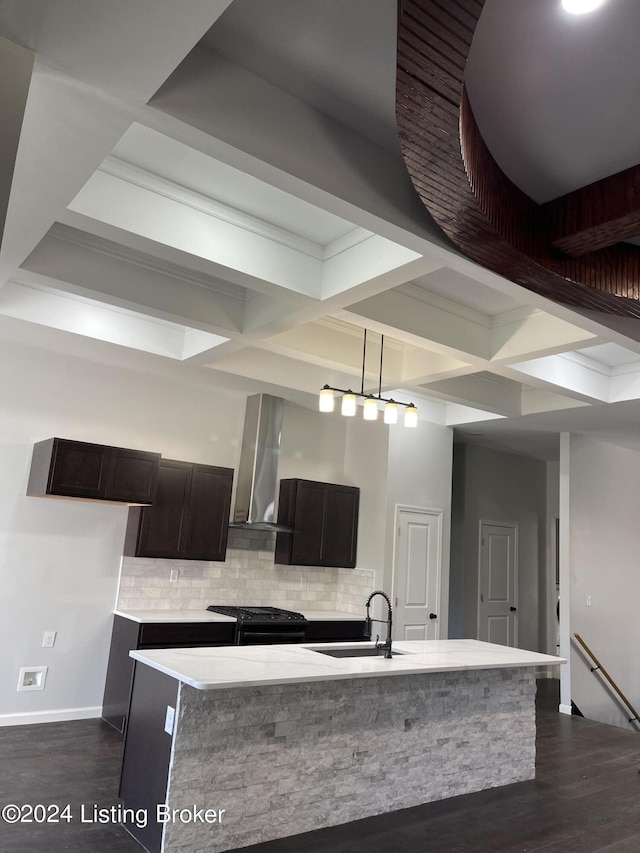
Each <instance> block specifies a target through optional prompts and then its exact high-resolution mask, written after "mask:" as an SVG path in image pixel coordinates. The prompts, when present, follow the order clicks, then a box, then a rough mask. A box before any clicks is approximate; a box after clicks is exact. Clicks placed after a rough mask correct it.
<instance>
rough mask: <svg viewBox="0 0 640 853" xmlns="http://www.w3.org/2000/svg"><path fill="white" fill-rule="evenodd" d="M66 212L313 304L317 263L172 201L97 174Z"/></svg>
mask: <svg viewBox="0 0 640 853" xmlns="http://www.w3.org/2000/svg"><path fill="white" fill-rule="evenodd" d="M69 210H71V211H74V212H76V213H80V214H81V215H83V216H86V217H89V218H92V219H98V220H101V221H103V222H106V223H107V224H109V225H112V226H115V227H116V228H120V229H122V230H125V231H130V232H132V233H133V234H138V235H140V236H141V237H145V238H147V239H149V240H153V241H155V242H157V243H163V244H164V245H168V246H173V247H174V248H176V249H178V250H179V251H181V252H185V253H187V254H190V255H196V256H198V257H201V258H204V259H205V260H207V261H208V262H210V263H211V264H213V265H214V266H216V267H217V268H218V269H220V270H227V269H233V270H237V271H239V272H240V273H241V274H243V275H247V276H250V277H252V278H253V279H255V280H258V279H260V280H262V281H265V282H270V283H271V285H272V286H273V285H275V288H273V289H274V290H278V291H279V292H280V293H281V295H282V296H283V297H284V298H286V294H287V292H288V291H294V292H296V293H301V294H303V295H304V296H312V297H316V298H318V297H319V295H320V281H321V274H322V262H321V261H320V260H318V259H317V258H314V257H312V256H310V255H308V254H306V253H305V252H303V251H299V250H296V249H292V248H289V247H287V246H284V245H282V244H280V243H276V242H275V241H274V240H272V239H270V237H267V236H263V235H261V234H258V233H256V232H255V231H253V230H248V229H247V228H245V227H242V226H240V225H238V224H235V223H233V222H230V221H225V220H224V219H222V218H219V217H218V216H214V215H212V214H211V213H209V212H207V211H205V210H203V209H198V208H196V207H192V206H190V205H187V204H184V203H181V202H179V201H177V200H176V199H175V198H170V197H168V196H167V195H164V194H160V193H158V192H154V191H153V190H150V189H147V188H145V187H142V186H139V185H136V184H133V183H131V182H130V181H125V180H122V179H121V178H117V177H115V176H114V175H111V174H107V173H106V172H102V171H99V172H96V173H95V174H94V175H93V176H92V177H91V178H90V180H89V181H88V182H87V184H85V186H84V187H83V188H82V189H81V190H80V192H79V193H78V195H77V196H76V197H75V198H74V199H73V201H72V202H71V204H70V205H69Z"/></svg>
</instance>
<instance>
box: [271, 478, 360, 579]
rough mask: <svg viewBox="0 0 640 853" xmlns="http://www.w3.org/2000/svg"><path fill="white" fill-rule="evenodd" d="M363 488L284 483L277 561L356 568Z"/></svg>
mask: <svg viewBox="0 0 640 853" xmlns="http://www.w3.org/2000/svg"><path fill="white" fill-rule="evenodd" d="M359 500H360V489H358V488H356V487H355V486H342V485H338V484H335V483H322V482H318V481H315V480H298V479H291V480H281V481H280V497H279V503H278V522H279V523H280V524H284V525H285V526H287V527H291V528H292V530H293V532H292V533H278V535H277V537H276V551H275V562H276V563H280V564H284V565H297V566H332V567H337V568H346V569H352V568H354V567H355V565H356V559H357V543H358V506H359Z"/></svg>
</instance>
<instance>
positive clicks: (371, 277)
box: [321, 234, 434, 302]
mask: <svg viewBox="0 0 640 853" xmlns="http://www.w3.org/2000/svg"><path fill="white" fill-rule="evenodd" d="M424 265H425V261H424V258H423V257H422V256H421V255H419V254H418V253H417V252H414V251H412V250H411V249H407V248H406V247H404V246H400V245H399V244H397V243H392V242H391V241H390V240H387V239H386V238H385V237H380V236H379V235H377V234H371V235H370V236H368V237H367V238H365V239H363V240H361V241H360V242H358V243H357V244H356V245H355V246H351V247H349V248H348V249H346V250H345V251H343V252H340V253H338V254H336V255H334V256H332V257H330V258H328V259H327V260H325V262H324V264H323V266H322V286H321V298H322V299H323V300H327V299H330V298H331V297H334V296H337V295H339V294H341V293H344V292H345V291H349V296H350V299H351V301H352V302H354V301H356V300H358V301H359V300H361V299H363V298H366V297H367V296H371V295H372V293H371V291H372V289H373V288H377V289H376V290H374V293H375V292H379V290H381V289H383V290H388V289H390V288H391V287H395V286H396V285H397V284H401V283H403V282H405V281H407V280H409V279H410V278H412V277H413V276H414V275H416V274H418V273H417V272H416V271H417V270H422V269H423V268H424ZM429 266H431V265H430V264H429ZM433 268H434V267H433V266H431V269H433Z"/></svg>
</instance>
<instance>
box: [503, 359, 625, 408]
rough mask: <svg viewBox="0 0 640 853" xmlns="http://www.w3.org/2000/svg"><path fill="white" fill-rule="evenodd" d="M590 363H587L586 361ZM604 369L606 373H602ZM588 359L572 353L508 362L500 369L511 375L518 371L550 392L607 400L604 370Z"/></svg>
mask: <svg viewBox="0 0 640 853" xmlns="http://www.w3.org/2000/svg"><path fill="white" fill-rule="evenodd" d="M589 362H591V364H589ZM605 371H606V372H605ZM605 371H603V370H602V366H601V365H599V364H598V363H597V362H595V361H593V360H592V359H587V358H583V359H579V358H578V357H575V356H573V355H571V356H569V355H568V354H567V355H549V356H545V357H543V358H535V359H532V360H530V361H526V362H520V363H517V364H511V365H510V367H509V369H508V370H507V369H505V370H504V371H503V372H505V373H508V374H509V375H511V376H513V377H517V376H519V377H520V379H522V374H524V375H525V376H528V377H530V379H534V380H537V381H538V382H539V383H541V386H539V387H546V388H547V389H548V390H550V391H556V392H557V393H559V394H564V395H566V396H570V397H575V398H576V399H579V400H583V401H585V402H590V403H608V402H609V396H610V394H609V375H608V373H609V372H608V369H606V368H605Z"/></svg>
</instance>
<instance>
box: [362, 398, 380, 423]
mask: <svg viewBox="0 0 640 853" xmlns="http://www.w3.org/2000/svg"><path fill="white" fill-rule="evenodd" d="M362 417H363V418H364V419H365V421H375V420H377V418H378V401H377V400H376V398H375V397H367V399H366V400H365V401H364V407H363V410H362Z"/></svg>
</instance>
